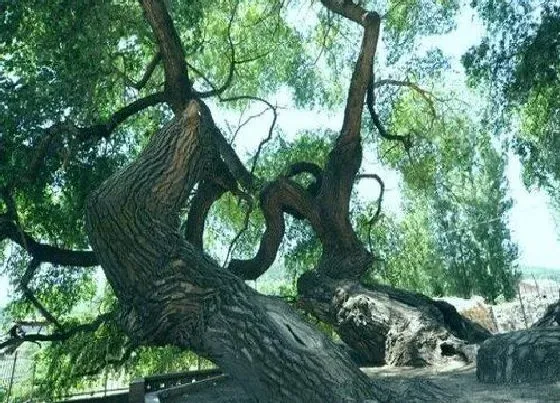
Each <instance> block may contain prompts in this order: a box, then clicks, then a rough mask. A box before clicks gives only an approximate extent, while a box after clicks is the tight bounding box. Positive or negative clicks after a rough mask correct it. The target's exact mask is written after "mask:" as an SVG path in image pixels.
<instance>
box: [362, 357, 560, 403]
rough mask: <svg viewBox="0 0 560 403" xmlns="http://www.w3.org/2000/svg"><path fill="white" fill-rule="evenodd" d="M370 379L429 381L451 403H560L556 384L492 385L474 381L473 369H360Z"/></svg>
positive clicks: (470, 367)
mask: <svg viewBox="0 0 560 403" xmlns="http://www.w3.org/2000/svg"><path fill="white" fill-rule="evenodd" d="M363 371H364V372H366V373H367V374H368V375H369V376H370V377H372V378H379V377H386V378H387V380H389V381H390V382H394V381H397V382H398V381H405V380H407V379H408V380H410V379H411V378H419V379H429V380H431V381H432V382H434V383H435V384H436V385H438V386H439V387H441V388H442V389H444V390H449V391H450V392H452V393H454V394H455V395H456V396H457V398H456V399H453V403H459V402H460V403H479V402H480V403H498V402H500V403H506V402H507V403H510V402H511V403H513V402H515V403H522V402H523V403H537V402H538V403H541V402H560V381H559V382H554V383H523V384H509V385H493V384H485V383H481V382H479V381H478V380H477V379H476V375H475V366H474V364H473V365H467V366H459V365H450V366H448V367H446V368H440V369H437V368H429V369H425V368H421V369H417V368H387V367H380V368H363Z"/></svg>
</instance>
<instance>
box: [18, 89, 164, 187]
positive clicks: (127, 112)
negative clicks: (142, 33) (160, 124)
mask: <svg viewBox="0 0 560 403" xmlns="http://www.w3.org/2000/svg"><path fill="white" fill-rule="evenodd" d="M164 101H165V95H164V93H163V92H156V93H154V94H151V95H148V96H146V97H144V98H140V99H137V100H135V101H134V102H132V103H130V104H128V105H126V106H124V107H123V108H121V109H119V110H118V111H116V112H115V113H113V115H112V116H111V117H110V118H109V119H108V120H107V121H106V122H105V123H99V124H96V125H93V126H88V127H77V126H73V125H70V126H68V124H65V123H58V124H55V125H53V126H51V127H49V128H47V129H45V135H44V136H43V138H42V139H41V141H40V143H39V144H38V145H37V148H36V151H35V152H34V155H33V158H32V160H31V164H29V168H28V170H27V173H26V175H25V178H26V179H27V180H33V179H34V178H35V177H36V176H37V174H38V172H39V171H40V169H41V168H42V167H43V165H44V163H45V160H46V158H47V156H48V154H49V153H50V152H52V151H51V149H52V145H53V142H54V141H55V138H56V137H57V136H59V135H60V134H61V133H62V132H64V131H70V132H74V133H76V138H77V140H78V141H82V142H83V141H90V140H94V141H95V140H99V139H101V138H107V137H109V136H110V135H111V133H112V132H113V131H114V130H115V129H116V128H117V127H118V126H119V125H120V124H121V123H123V122H124V121H125V120H126V119H128V118H129V117H131V116H133V115H135V114H136V113H138V112H140V111H141V110H144V109H146V108H149V107H150V106H155V105H157V104H159V103H161V102H164ZM61 144H62V142H58V143H57V146H58V147H61Z"/></svg>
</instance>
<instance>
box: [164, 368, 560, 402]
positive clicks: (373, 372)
mask: <svg viewBox="0 0 560 403" xmlns="http://www.w3.org/2000/svg"><path fill="white" fill-rule="evenodd" d="M363 370H364V372H366V373H367V374H368V375H369V376H371V377H372V378H381V377H382V378H386V380H387V382H388V383H393V382H394V383H398V382H402V381H412V380H415V379H417V380H425V379H429V380H431V381H432V382H434V383H436V384H437V385H438V386H439V387H440V388H442V389H443V390H447V391H450V392H452V393H454V394H455V395H456V399H453V403H480V402H482V403H498V402H499V403H541V402H543V403H544V402H560V381H559V382H555V383H532V384H517V385H492V384H484V383H481V382H478V381H477V379H476V376H475V367H474V365H466V366H460V365H458V364H453V363H450V364H449V365H448V366H446V367H444V368H422V369H418V368H387V367H379V368H364V369H363ZM183 399H184V400H183ZM183 399H181V400H182V401H184V402H186V403H190V402H192V403H194V402H197V403H245V402H246V400H245V399H246V396H245V394H244V393H243V391H242V390H241V389H240V388H239V387H236V386H235V385H234V384H233V382H232V381H230V380H226V381H224V382H218V383H215V384H214V386H212V387H209V388H208V389H206V390H204V391H199V392H197V393H193V394H191V395H190V396H185V395H183ZM161 401H162V402H165V401H166V400H165V399H162V400H161Z"/></svg>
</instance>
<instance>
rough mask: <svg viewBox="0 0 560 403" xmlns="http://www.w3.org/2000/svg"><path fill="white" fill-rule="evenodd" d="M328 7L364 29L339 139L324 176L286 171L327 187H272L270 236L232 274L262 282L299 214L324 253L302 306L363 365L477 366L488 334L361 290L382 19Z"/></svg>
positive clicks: (429, 307)
mask: <svg viewBox="0 0 560 403" xmlns="http://www.w3.org/2000/svg"><path fill="white" fill-rule="evenodd" d="M322 3H323V4H324V5H325V6H326V7H328V8H329V9H330V10H331V11H333V12H335V13H338V14H341V15H343V16H344V17H346V18H348V19H350V20H352V21H355V22H357V23H359V24H361V25H363V26H364V36H363V40H362V45H361V49H360V54H359V57H358V60H357V62H356V67H355V69H354V72H353V74H352V78H351V82H350V88H349V90H348V97H347V104H346V109H345V113H344V121H343V124H342V128H341V131H340V135H339V137H338V138H337V140H336V143H335V145H334V147H333V149H332V150H331V152H330V154H329V157H328V160H327V163H326V165H325V167H324V169H321V168H320V167H317V166H316V165H314V164H308V166H307V168H306V167H305V166H304V165H303V164H298V166H297V168H296V167H290V168H288V170H287V171H288V172H298V173H299V172H302V171H305V172H308V173H310V174H312V175H314V176H315V178H316V181H317V183H320V184H321V186H320V191H319V192H318V193H317V194H316V195H314V194H312V193H310V192H309V191H307V190H306V189H303V188H302V187H301V186H299V185H297V184H296V183H295V182H293V181H291V180H290V178H289V177H283V178H278V179H277V180H276V181H274V182H272V183H270V184H268V185H267V187H266V188H265V189H264V191H263V192H262V196H261V209H262V210H263V211H264V214H265V220H266V231H265V233H264V236H263V238H262V240H261V243H260V247H259V251H258V253H257V255H256V256H255V257H254V258H253V259H252V260H248V261H232V263H231V265H230V269H231V270H232V271H233V272H235V273H237V274H238V275H240V276H242V277H244V278H246V279H255V278H257V277H258V276H260V275H262V274H263V273H264V272H265V271H266V270H267V269H268V267H269V266H270V264H271V263H272V262H273V261H274V259H275V257H276V253H277V250H278V247H279V246H280V243H281V241H282V237H283V235H284V218H283V213H285V212H287V213H292V214H293V213H294V212H296V213H297V216H298V217H304V218H305V219H307V220H308V221H309V223H310V224H311V226H312V227H313V230H314V231H315V233H316V234H317V236H318V237H319V239H320V241H321V244H322V247H323V253H322V256H321V259H320V261H319V263H318V265H317V267H316V268H315V270H314V271H312V272H308V273H306V274H304V275H303V276H301V277H300V278H299V279H298V295H299V297H300V304H301V306H302V307H303V308H304V309H305V310H306V311H308V312H310V313H312V314H313V315H315V316H317V317H319V318H320V319H321V320H323V321H325V322H327V323H330V324H332V325H333V326H335V328H336V330H337V332H338V333H339V334H340V336H341V338H342V340H343V341H345V342H346V343H347V344H348V345H349V346H350V347H351V348H352V349H353V350H354V353H355V354H354V356H355V358H356V359H357V361H358V362H359V363H360V364H362V365H380V364H392V365H414V366H424V365H431V364H437V363H438V362H442V361H446V360H447V358H448V357H449V356H455V357H458V358H459V359H462V360H464V361H466V362H471V361H472V360H473V358H474V354H475V349H476V347H475V346H470V345H468V344H470V343H480V342H482V341H483V340H485V339H486V338H488V337H489V336H490V333H489V332H488V331H486V330H485V329H483V328H482V327H481V326H478V325H476V324H474V323H472V322H471V321H469V320H468V319H466V318H463V317H462V316H461V315H459V314H458V313H457V312H456V310H455V309H454V308H453V307H452V306H451V305H449V304H446V303H444V302H436V301H433V300H431V299H430V298H427V297H425V296H421V295H418V294H414V293H410V292H407V291H404V290H397V289H392V288H389V287H383V286H380V285H378V286H369V287H366V286H363V285H361V284H360V278H361V277H362V276H363V275H364V274H365V272H366V271H367V270H368V269H369V267H370V266H371V263H372V256H371V254H370V252H368V250H367V249H366V248H365V246H364V245H363V243H362V242H361V241H360V240H359V239H358V236H357V234H356V233H355V231H354V229H353V227H352V224H351V222H350V216H349V203H350V194H351V191H352V187H353V183H354V180H355V178H356V175H357V173H358V170H359V168H360V165H361V160H362V146H361V136H360V128H361V123H362V112H363V104H364V98H365V95H366V91H367V90H368V87H370V83H371V79H372V68H373V59H374V57H375V53H376V48H377V41H378V35H379V27H380V19H379V16H378V15H377V14H368V13H367V12H366V11H365V10H364V9H363V8H361V6H359V5H356V4H353V3H351V2H343V3H341V2H336V1H327V0H323V1H322ZM311 168H312V169H311Z"/></svg>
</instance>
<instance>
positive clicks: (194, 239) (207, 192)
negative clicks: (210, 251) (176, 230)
mask: <svg viewBox="0 0 560 403" xmlns="http://www.w3.org/2000/svg"><path fill="white" fill-rule="evenodd" d="M225 192H226V189H225V188H224V187H223V186H220V185H218V184H216V183H215V182H212V181H203V182H201V183H200V184H199V185H198V191H197V192H196V194H195V195H194V197H193V199H192V200H191V208H190V210H189V216H188V219H187V223H186V226H185V233H184V234H185V239H186V240H187V241H188V242H190V243H191V244H192V245H193V246H196V247H197V248H198V249H202V247H203V235H204V224H205V221H206V217H208V212H209V211H210V208H211V207H212V204H214V202H216V201H217V200H218V199H219V198H220V197H221V196H222V195H223V194H224V193H225Z"/></svg>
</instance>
